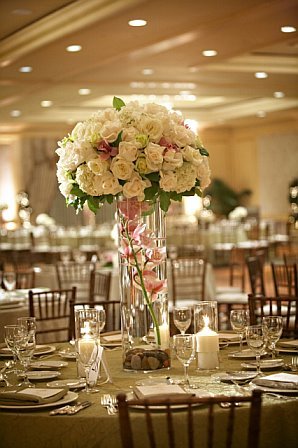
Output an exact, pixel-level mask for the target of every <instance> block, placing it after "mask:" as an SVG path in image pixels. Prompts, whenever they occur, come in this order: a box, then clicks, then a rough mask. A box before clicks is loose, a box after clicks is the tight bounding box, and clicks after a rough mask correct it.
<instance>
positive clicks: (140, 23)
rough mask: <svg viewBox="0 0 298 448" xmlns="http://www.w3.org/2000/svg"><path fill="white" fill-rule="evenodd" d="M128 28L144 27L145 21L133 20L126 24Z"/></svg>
mask: <svg viewBox="0 0 298 448" xmlns="http://www.w3.org/2000/svg"><path fill="white" fill-rule="evenodd" d="M128 25H129V26H145V25H147V20H143V19H134V20H130V21H129V22H128Z"/></svg>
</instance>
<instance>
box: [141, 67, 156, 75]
mask: <svg viewBox="0 0 298 448" xmlns="http://www.w3.org/2000/svg"><path fill="white" fill-rule="evenodd" d="M142 73H143V75H152V74H153V73H154V70H153V69H152V68H144V70H142Z"/></svg>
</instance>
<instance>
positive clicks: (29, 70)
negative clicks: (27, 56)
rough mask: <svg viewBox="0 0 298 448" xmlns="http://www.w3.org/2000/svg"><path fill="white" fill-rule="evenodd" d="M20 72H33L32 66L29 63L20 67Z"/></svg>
mask: <svg viewBox="0 0 298 448" xmlns="http://www.w3.org/2000/svg"><path fill="white" fill-rule="evenodd" d="M19 72H21V73H30V72H32V67H30V66H29V65H25V66H24V67H20V68H19Z"/></svg>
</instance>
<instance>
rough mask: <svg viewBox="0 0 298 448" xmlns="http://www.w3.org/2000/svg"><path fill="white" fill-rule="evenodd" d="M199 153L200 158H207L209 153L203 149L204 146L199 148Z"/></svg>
mask: <svg viewBox="0 0 298 448" xmlns="http://www.w3.org/2000/svg"><path fill="white" fill-rule="evenodd" d="M199 151H200V153H201V155H202V156H207V157H208V156H209V152H208V151H207V149H206V148H204V146H200V148H199Z"/></svg>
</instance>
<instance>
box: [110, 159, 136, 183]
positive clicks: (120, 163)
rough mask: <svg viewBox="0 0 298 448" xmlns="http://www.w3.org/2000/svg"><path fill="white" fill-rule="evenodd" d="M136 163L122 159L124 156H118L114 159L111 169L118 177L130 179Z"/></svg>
mask: <svg viewBox="0 0 298 448" xmlns="http://www.w3.org/2000/svg"><path fill="white" fill-rule="evenodd" d="M133 169H134V165H133V163H131V162H128V161H127V160H124V159H122V157H119V156H116V157H114V159H113V160H112V163H111V167H110V170H111V171H112V173H113V174H114V176H115V177H117V179H121V180H128V179H130V177H131V175H132V172H133Z"/></svg>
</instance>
